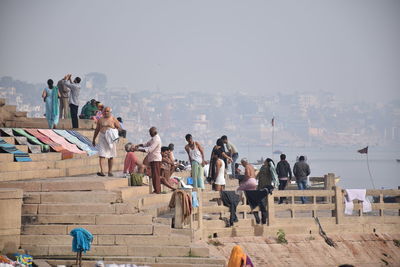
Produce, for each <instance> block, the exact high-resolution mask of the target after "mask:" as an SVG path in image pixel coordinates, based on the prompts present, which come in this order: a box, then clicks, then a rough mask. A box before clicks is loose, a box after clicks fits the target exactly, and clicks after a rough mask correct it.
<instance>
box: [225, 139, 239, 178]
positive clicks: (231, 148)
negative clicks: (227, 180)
mask: <svg viewBox="0 0 400 267" xmlns="http://www.w3.org/2000/svg"><path fill="white" fill-rule="evenodd" d="M221 139H222V141H223V142H224V145H225V146H226V148H227V150H228V151H227V152H229V155H230V157H231V158H232V162H231V169H232V177H233V178H237V177H236V173H235V163H236V160H237V159H238V158H239V153H238V150H237V149H236V146H235V145H234V144H232V143H231V142H229V141H228V137H227V136H226V135H223V136H222V137H221Z"/></svg>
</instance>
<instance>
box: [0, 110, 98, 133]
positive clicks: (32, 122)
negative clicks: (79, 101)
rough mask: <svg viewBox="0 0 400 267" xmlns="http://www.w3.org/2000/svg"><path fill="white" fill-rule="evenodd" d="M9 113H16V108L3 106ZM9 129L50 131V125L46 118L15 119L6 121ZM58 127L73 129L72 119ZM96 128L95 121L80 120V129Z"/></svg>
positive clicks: (62, 122) (63, 120)
mask: <svg viewBox="0 0 400 267" xmlns="http://www.w3.org/2000/svg"><path fill="white" fill-rule="evenodd" d="M3 108H6V110H7V111H9V112H12V113H14V114H15V113H16V110H14V109H16V107H15V106H7V105H6V106H3ZM6 127H7V128H36V129H48V123H47V120H46V118H26V117H15V115H14V118H13V119H12V120H8V121H6ZM57 127H58V128H59V129H71V128H72V124H71V120H70V119H61V120H59V122H58V124H57ZM95 128H96V123H95V122H94V121H93V120H82V119H80V120H79V129H85V130H91V131H92V132H93V130H94V129H95Z"/></svg>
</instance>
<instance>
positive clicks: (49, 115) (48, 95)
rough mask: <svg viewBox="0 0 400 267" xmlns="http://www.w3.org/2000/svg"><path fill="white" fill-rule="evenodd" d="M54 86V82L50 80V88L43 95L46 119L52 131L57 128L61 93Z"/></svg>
mask: <svg viewBox="0 0 400 267" xmlns="http://www.w3.org/2000/svg"><path fill="white" fill-rule="evenodd" d="M53 84H54V82H53V80H52V79H49V80H48V81H47V85H48V87H47V88H45V89H44V90H43V93H42V98H43V100H44V102H45V103H46V119H47V123H48V124H49V128H50V129H54V128H56V126H57V124H58V119H59V101H58V98H59V92H58V87H57V86H54V85H53Z"/></svg>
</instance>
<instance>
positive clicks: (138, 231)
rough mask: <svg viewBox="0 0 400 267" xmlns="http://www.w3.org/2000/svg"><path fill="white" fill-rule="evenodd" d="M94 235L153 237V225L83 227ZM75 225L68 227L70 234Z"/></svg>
mask: <svg viewBox="0 0 400 267" xmlns="http://www.w3.org/2000/svg"><path fill="white" fill-rule="evenodd" d="M81 227H83V228H85V229H87V230H88V231H89V232H91V233H92V234H94V235H113V234H114V235H151V234H152V233H153V226H152V225H118V226H116V225H82V226H81ZM74 228H75V226H74V225H69V226H68V232H69V231H71V230H72V229H74Z"/></svg>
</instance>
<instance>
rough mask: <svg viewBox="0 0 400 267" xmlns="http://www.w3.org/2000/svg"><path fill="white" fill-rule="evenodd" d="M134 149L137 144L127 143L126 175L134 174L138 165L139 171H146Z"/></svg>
mask: <svg viewBox="0 0 400 267" xmlns="http://www.w3.org/2000/svg"><path fill="white" fill-rule="evenodd" d="M134 149H135V146H134V145H133V144H132V143H127V144H126V145H125V151H126V156H125V162H124V172H123V175H124V177H127V176H128V175H130V174H132V173H133V172H134V171H135V168H136V166H138V170H137V172H138V173H144V166H143V164H141V163H139V162H138V158H137V157H136V155H135V152H134Z"/></svg>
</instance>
